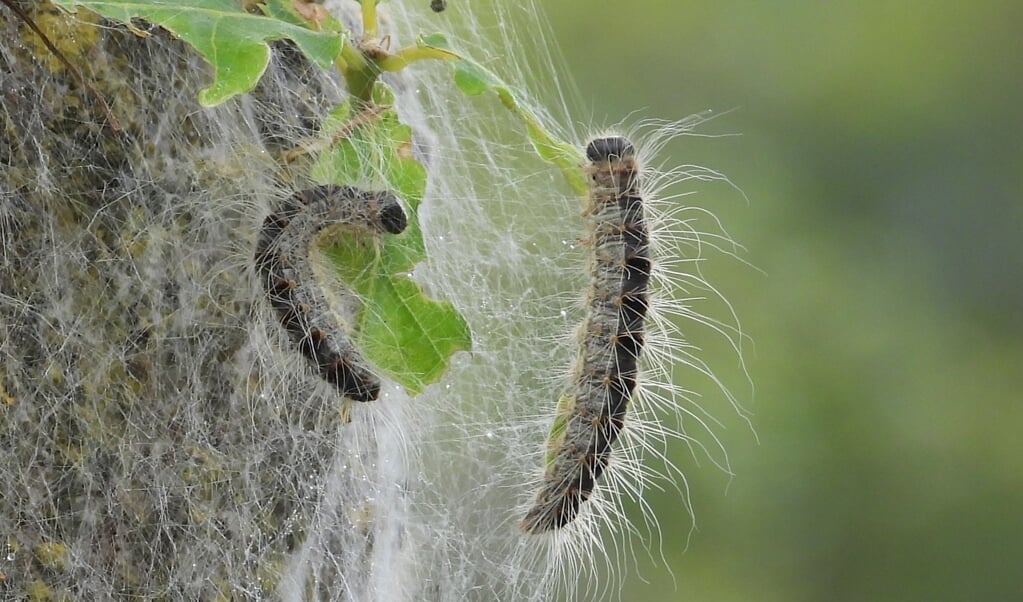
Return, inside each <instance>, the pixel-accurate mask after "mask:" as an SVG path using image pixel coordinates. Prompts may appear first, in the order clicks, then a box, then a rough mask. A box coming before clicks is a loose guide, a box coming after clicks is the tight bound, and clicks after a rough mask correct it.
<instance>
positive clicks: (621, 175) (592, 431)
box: [521, 137, 651, 533]
mask: <svg viewBox="0 0 1023 602" xmlns="http://www.w3.org/2000/svg"><path fill="white" fill-rule="evenodd" d="M586 158H587V160H588V162H587V165H586V175H587V178H588V184H589V194H588V199H587V206H586V209H585V211H584V212H583V217H584V219H585V220H586V238H587V242H588V245H589V249H590V253H591V255H590V261H589V276H590V287H589V291H588V296H587V308H586V309H587V315H586V318H585V320H584V321H583V323H582V325H581V327H580V330H579V343H580V347H579V356H578V359H577V361H576V365H575V369H574V371H573V377H572V378H573V383H572V389H571V391H569V392H568V393H567V394H566V396H565V397H563V398H562V403H561V404H560V407H559V412H561V414H560V415H559V416H558V417H557V419H556V420H557V421H560V422H561V423H560V425H559V423H558V422H556V423H555V424H556V426H555V428H554V429H553V430H552V433H551V439H550V441H549V450H548V454H547V470H546V473H545V475H544V479H543V484H542V485H541V488H540V491H539V493H538V494H537V496H536V501H535V502H534V504H533V506H532V508H530V509H529V511H528V512H527V513H526V516H525V518H524V519H523V520H522V523H521V527H522V529H523V530H524V531H526V532H527V533H543V532H546V531H551V530H554V529H559V528H561V527H563V526H565V525H566V524H568V523H570V522H571V521H572V520H573V519H574V518H575V517H576V516H577V515H578V514H579V509H580V507H581V505H582V503H583V502H585V501H586V500H587V499H588V498H589V497H590V495H591V494H592V493H593V490H594V487H595V486H596V483H597V481H598V480H599V479H600V477H601V475H603V473H604V471H605V469H606V468H607V466H608V463H609V461H610V457H611V449H612V447H613V446H614V443H615V441H616V440H617V439H618V436H619V434H620V433H621V431H622V428H623V427H624V426H625V414H626V410H627V408H628V405H629V400H630V398H631V397H632V392H633V390H634V389H635V388H636V378H637V372H638V363H639V356H640V353H641V351H642V348H643V325H644V320H645V318H646V313H647V308H648V302H647V287H648V284H649V281H650V267H651V263H650V256H649V240H648V239H649V237H648V232H647V225H646V221H645V219H644V214H643V198H642V196H641V194H640V182H639V176H640V170H639V165H638V163H637V160H636V150H635V148H634V147H633V145H632V143H631V142H629V141H628V140H627V139H625V138H622V137H607V138H597V139H594V140H592V141H591V142H590V143H589V144H588V145H587V147H586Z"/></svg>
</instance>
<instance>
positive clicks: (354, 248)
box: [311, 84, 472, 394]
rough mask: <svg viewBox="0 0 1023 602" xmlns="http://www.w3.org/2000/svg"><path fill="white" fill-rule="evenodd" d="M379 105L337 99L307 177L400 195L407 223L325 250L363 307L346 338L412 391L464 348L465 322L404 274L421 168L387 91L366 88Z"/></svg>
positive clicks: (422, 186) (412, 252) (415, 245)
mask: <svg viewBox="0 0 1023 602" xmlns="http://www.w3.org/2000/svg"><path fill="white" fill-rule="evenodd" d="M374 100H375V101H376V102H377V103H379V104H377V105H375V106H371V107H368V108H367V107H363V108H361V109H360V110H361V111H363V112H362V113H359V112H357V109H356V108H355V107H353V105H352V104H351V103H350V102H345V103H344V104H342V105H341V106H339V107H338V108H336V109H335V110H334V111H332V112H331V113H330V115H328V117H327V118H326V119H325V120H324V125H323V132H322V134H323V135H324V136H325V137H326V138H334V137H339V135H340V140H338V141H337V143H336V144H334V145H333V146H332V147H331V148H329V149H328V150H327V151H326V152H323V153H321V154H320V156H319V157H318V158H317V160H316V162H315V164H314V165H313V168H312V172H311V173H312V177H313V178H314V179H315V180H318V181H320V182H323V183H330V184H338V185H351V186H358V187H362V188H377V189H380V188H386V189H387V190H390V191H392V192H393V193H395V194H396V195H397V196H398V197H400V198H401V199H403V200H404V202H405V208H406V210H407V211H408V214H409V221H408V227H407V228H406V230H405V231H404V232H403V233H401V234H399V235H394V236H392V235H384V236H383V237H382V240H381V241H380V242H379V244H376V245H367V244H365V241H360V240H358V239H357V238H356V237H344V238H342V239H340V240H338V241H337V242H336V243H335V245H334V246H333V247H332V248H331V249H330V251H329V255H330V257H331V258H332V259H333V260H334V262H335V265H336V266H337V271H338V276H339V278H340V280H341V282H342V283H343V285H344V286H346V287H350V288H351V289H352V290H353V291H354V292H355V293H356V294H357V295H358V296H359V298H360V299H361V300H362V302H363V305H362V309H361V312H360V315H359V317H358V319H357V323H356V325H355V327H354V332H353V333H351V334H352V338H353V340H354V341H355V343H356V345H358V346H359V348H360V349H361V350H362V353H363V354H364V355H365V357H366V359H368V360H369V361H370V362H372V363H373V364H374V365H375V366H376V367H377V368H379V369H380V370H381V371H383V372H384V373H386V374H387V375H388V376H390V377H391V378H393V379H394V380H396V381H398V382H399V383H401V384H402V385H403V386H404V387H405V388H406V389H408V390H409V391H410V392H411V393H412V394H418V393H420V392H421V391H422V390H423V387H425V386H426V385H428V384H430V383H432V382H436V381H437V380H438V379H439V378H440V377H441V375H443V373H444V371H445V370H446V369H447V366H448V361H449V360H450V357H451V355H452V354H454V353H455V352H456V351H458V350H468V349H469V348H470V346H471V342H472V341H471V337H470V333H469V327H468V325H467V324H466V322H465V320H464V319H463V318H462V316H461V315H459V313H458V312H457V311H456V310H455V308H454V307H453V306H452V305H451V304H450V303H445V302H438V301H434V300H432V299H430V298H428V297H426V296H425V295H424V294H423V293H422V291H420V290H419V287H418V286H417V285H416V283H415V281H413V280H412V279H411V278H410V277H409V273H410V272H411V271H412V270H413V269H414V268H415V266H416V264H418V263H419V262H421V261H423V260H425V259H426V247H425V245H424V244H423V237H422V232H421V230H420V229H419V220H418V217H417V215H418V208H419V204H420V203H421V202H422V200H423V194H424V193H425V191H426V169H425V168H424V167H423V166H422V164H420V163H419V162H418V161H416V160H415V159H413V158H412V130H411V128H409V127H408V126H406V125H404V124H402V123H401V122H400V121H399V120H398V114H397V113H396V112H395V111H394V110H393V109H391V108H390V107H389V106H387V105H389V104H390V103H391V102H393V96H392V95H391V93H390V91H389V90H388V89H387V88H386V87H384V86H383V85H381V84H378V85H377V86H376V88H375V89H374Z"/></svg>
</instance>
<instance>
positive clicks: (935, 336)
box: [544, 0, 1023, 602]
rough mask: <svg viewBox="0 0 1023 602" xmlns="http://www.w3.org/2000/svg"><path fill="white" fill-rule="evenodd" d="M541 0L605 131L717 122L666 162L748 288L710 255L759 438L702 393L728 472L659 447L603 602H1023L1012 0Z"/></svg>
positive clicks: (715, 350)
mask: <svg viewBox="0 0 1023 602" xmlns="http://www.w3.org/2000/svg"><path fill="white" fill-rule="evenodd" d="M544 8H545V10H546V12H547V13H548V16H549V18H550V21H551V27H552V29H553V34H554V36H555V39H556V40H557V41H558V42H559V43H560V45H561V51H562V52H563V54H564V58H565V61H564V63H565V65H567V69H568V70H569V72H570V73H571V77H572V78H573V79H574V80H575V83H576V84H577V85H578V87H579V91H580V96H581V98H580V99H579V101H580V102H581V104H582V106H581V109H582V110H584V111H590V112H591V113H592V118H593V119H594V120H595V122H596V123H597V124H598V125H604V124H608V123H614V122H616V121H618V120H620V119H622V118H623V117H625V116H626V115H628V114H629V113H630V112H631V111H634V110H637V109H638V110H639V113H637V114H636V115H634V116H633V117H634V118H638V117H662V118H670V119H676V118H681V117H684V116H686V115H688V114H690V113H694V112H698V111H701V110H704V109H707V108H712V109H716V110H727V109H736V110H734V111H733V112H731V113H728V114H726V115H724V116H722V117H720V118H718V119H717V120H715V121H712V122H711V123H708V124H706V125H704V126H703V127H702V128H701V129H702V131H703V132H706V133H715V134H731V133H738V134H741V136H737V137H722V138H683V139H681V140H678V141H676V142H674V143H673V144H672V145H671V146H669V148H668V151H667V152H668V153H670V154H671V155H672V159H673V161H674V162H677V163H695V164H699V165H704V166H708V167H713V168H715V169H718V170H720V171H722V172H724V173H726V174H727V175H728V176H729V177H730V179H731V180H732V181H733V182H734V183H735V184H736V185H737V186H739V187H741V189H742V190H743V192H745V194H746V196H748V198H749V202H748V203H747V201H746V200H745V199H744V198H743V196H742V194H739V193H737V192H735V191H734V190H731V189H729V188H728V187H727V186H724V185H717V186H714V187H709V188H705V189H704V190H703V191H702V192H701V193H700V194H699V195H698V196H697V197H694V198H693V202H695V203H697V204H699V205H701V206H703V207H707V208H709V209H711V210H712V211H714V212H715V213H716V214H717V215H718V216H719V217H720V218H721V220H722V221H723V222H724V224H725V225H726V226H727V228H728V229H729V231H730V232H731V233H732V235H733V236H734V237H735V238H736V239H737V240H738V241H739V242H741V243H743V244H744V245H745V246H746V247H747V248H748V252H747V253H746V254H745V255H744V256H743V257H744V258H745V259H747V260H749V261H750V262H751V263H752V264H754V265H755V266H756V267H757V268H759V269H761V270H763V271H764V272H765V273H766V274H761V273H758V272H757V271H755V270H752V269H750V268H748V267H746V266H743V265H742V264H741V263H740V262H737V261H734V260H728V259H727V258H725V257H719V258H716V259H717V261H715V262H713V264H712V265H708V266H707V268H708V269H709V273H708V277H709V279H710V280H711V281H712V282H714V283H715V284H717V285H719V286H720V287H721V289H722V290H723V291H725V292H726V293H727V295H728V298H729V299H730V300H731V301H732V303H733V304H734V305H735V307H736V310H737V311H738V313H739V315H740V317H741V319H742V323H743V327H744V329H745V331H746V332H747V333H748V334H749V335H750V336H751V337H752V339H753V345H750V346H749V347H748V349H747V351H748V357H747V362H748V365H749V368H750V371H751V374H752V378H753V380H754V382H755V385H756V391H755V393H752V394H751V393H748V392H744V391H743V388H742V387H743V382H744V381H743V380H742V376H741V373H738V372H736V371H734V370H733V367H734V365H735V358H734V354H730V353H729V351H728V350H727V349H726V348H724V347H723V346H721V345H714V344H713V343H709V344H710V347H711V348H710V350H709V351H708V353H709V354H711V355H710V356H709V357H708V362H709V363H711V365H712V366H714V367H715V369H717V370H718V371H720V372H723V373H724V376H725V378H726V379H728V380H729V382H730V383H731V384H734V385H735V388H736V389H737V390H738V393H739V395H740V396H741V397H743V399H744V401H746V402H747V403H746V405H747V407H748V408H749V409H750V410H751V412H752V413H753V423H754V426H755V429H756V434H757V435H758V436H759V443H758V442H757V441H756V438H755V437H754V435H753V434H752V433H751V432H750V430H749V428H748V427H747V426H746V425H745V424H744V423H743V422H742V421H741V420H740V419H739V418H738V417H737V416H736V415H735V414H734V412H732V411H731V410H730V409H729V408H728V407H727V405H726V404H725V403H723V402H721V401H720V398H721V396H720V394H719V393H716V392H714V391H713V390H710V389H709V387H705V393H706V395H707V396H708V398H707V400H706V402H707V404H708V405H709V406H710V407H711V408H712V410H713V412H714V414H715V415H716V416H718V417H720V418H722V420H723V421H724V423H725V426H726V427H727V430H724V431H721V432H720V435H721V437H722V439H723V441H724V443H725V445H726V446H727V449H728V450H729V454H730V458H731V462H732V466H733V470H734V472H735V475H736V476H735V478H734V479H731V480H729V478H728V477H727V476H726V475H724V474H722V473H721V472H720V471H719V470H717V469H716V468H714V467H713V466H710V465H709V464H708V463H707V462H705V461H704V462H702V465H701V466H697V465H696V463H695V462H694V460H693V459H692V457H691V456H690V455H688V451H687V450H686V449H684V447H683V446H680V445H676V447H675V449H676V450H677V451H678V454H677V455H676V457H675V458H674V460H675V461H676V463H677V464H679V465H680V466H682V467H684V468H685V469H686V472H687V474H688V476H689V478H690V485H691V488H692V494H693V503H694V506H695V511H696V520H697V523H696V524H697V527H698V529H697V531H695V532H694V533H693V535H692V536H691V537H689V531H690V518H689V516H688V515H687V514H686V512H685V510H684V509H683V508H682V507H681V506H680V504H679V501H678V499H677V496H675V495H674V494H664V495H663V496H655V497H653V498H650V499H649V501H650V502H651V503H652V504H654V505H655V506H656V510H657V514H658V516H659V517H660V522H661V526H662V528H663V538H664V544H663V549H664V555H665V557H666V560H667V563H668V564H669V565H670V567H671V572H673V573H674V578H673V577H672V575H671V574H670V573H669V572H668V571H666V570H665V569H664V566H663V563H662V564H661V566H655V563H654V562H653V561H651V560H650V559H649V558H647V557H646V556H645V555H644V554H643V553H642V552H640V553H639V554H638V556H639V559H638V561H637V562H638V567H632V568H631V569H630V570H629V573H628V575H627V577H626V583H625V589H624V591H623V593H622V598H623V599H624V600H649V601H654V600H701V601H715V602H718V601H730V600H735V601H744V602H745V601H750V600H756V601H759V602H764V601H774V600H778V601H786V602H793V601H802V600H806V601H819V600H839V601H841V600H850V601H852V600H857V601H859V600H899V601H903V600H910V601H912V600H929V601H935V600H998V601H1001V600H1023V403H1021V401H1023V314H1021V312H1020V307H1021V306H1023V203H1021V194H1023V34H1021V33H1020V27H1021V26H1023V2H1019V0H1006V1H1001V2H999V1H985V2H978V3H961V2H941V1H937V2H935V1H931V2H925V1H921V0H915V1H914V0H906V1H903V2H805V1H804V2H797V1H788V0H775V1H773V2H759V3H756V2H735V1H723V2H721V1H719V2H707V1H704V2H690V1H680V0H672V1H670V2H669V1H667V0H635V1H634V2H607V3H603V2H593V1H592V0H558V1H557V2H550V3H546V4H545V7H544ZM589 117H591V115H583V116H582V117H581V118H580V119H587V118H589ZM633 120H634V119H633ZM730 370H732V372H729V371H730ZM715 404H716V405H715ZM687 541H688V549H684V548H685V546H686V542H687ZM653 556H654V558H655V559H656V558H657V555H656V554H654V555H653ZM673 579H674V580H673Z"/></svg>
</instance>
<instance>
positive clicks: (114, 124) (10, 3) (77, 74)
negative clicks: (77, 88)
mask: <svg viewBox="0 0 1023 602" xmlns="http://www.w3.org/2000/svg"><path fill="white" fill-rule="evenodd" d="M0 1H2V2H3V3H4V4H6V5H7V8H9V9H11V10H12V11H14V14H15V15H17V16H18V18H19V19H21V20H22V21H24V22H25V25H28V26H29V28H30V29H31V30H32V31H34V32H36V35H38V36H39V38H40V39H42V41H43V44H45V45H46V47H47V48H48V49H49V50H50V52H52V53H53V56H55V57H57V60H59V61H60V62H61V63H62V64H63V65H64V67H66V68H67V70H68V71H70V72H71V75H72V76H73V77H74V78H75V79H76V80H78V83H80V84H81V85H83V86H85V89H86V90H88V91H89V94H91V95H92V97H93V98H94V99H95V100H96V102H98V103H99V105H100V107H101V108H102V109H103V113H104V114H105V115H106V117H107V122H108V123H109V124H110V129H111V130H113V131H114V132H115V133H117V134H120V133H122V132H124V130H123V129H122V128H121V124H120V122H119V121H117V117H116V116H115V115H114V112H113V111H112V110H110V105H108V104H107V101H106V99H104V98H103V95H102V94H100V92H99V90H97V89H96V88H95V87H93V85H92V84H90V83H89V82H88V81H86V79H85V77H83V76H82V72H81V71H79V70H78V69H77V68H76V67H75V66H74V65H72V64H71V62H70V61H68V60H67V59H66V58H64V55H63V54H62V53H61V52H60V50H58V49H57V47H56V46H54V45H53V42H51V41H50V38H48V37H46V34H45V33H43V31H42V30H41V29H39V26H38V25H36V24H35V21H33V20H32V18H31V17H29V16H28V14H27V13H25V11H23V10H21V9H20V8H19V7H18V6H17V5H16V4H14V0H0Z"/></svg>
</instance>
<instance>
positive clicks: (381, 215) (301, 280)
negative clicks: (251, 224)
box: [255, 185, 408, 401]
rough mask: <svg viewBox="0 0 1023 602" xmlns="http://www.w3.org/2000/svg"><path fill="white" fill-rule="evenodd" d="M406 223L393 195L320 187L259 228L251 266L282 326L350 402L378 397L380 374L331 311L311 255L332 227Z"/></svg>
mask: <svg viewBox="0 0 1023 602" xmlns="http://www.w3.org/2000/svg"><path fill="white" fill-rule="evenodd" d="M407 223H408V218H407V217H406V216H405V212H404V210H403V209H402V208H401V204H400V203H399V202H398V199H397V198H395V197H394V195H392V194H390V193H388V192H379V191H364V190H359V189H356V188H353V187H351V186H331V185H325V186H317V187H315V188H310V189H309V190H303V191H300V192H297V193H295V194H294V195H292V196H291V197H290V198H289V199H288V200H287V201H286V202H285V203H284V206H283V207H281V209H280V210H279V211H277V212H276V213H272V214H270V215H269V216H267V218H266V219H265V220H263V227H262V229H261V230H260V233H259V240H258V242H257V244H256V253H255V263H256V272H257V273H258V274H259V279H260V281H261V282H262V285H263V290H264V291H265V292H266V296H267V299H268V300H269V301H270V305H271V306H272V307H273V308H274V310H276V312H277V315H278V317H279V318H280V321H281V325H282V326H283V327H284V329H285V330H286V331H287V332H288V335H289V337H290V338H291V341H292V342H293V343H294V345H295V347H296V348H297V349H298V351H299V352H301V353H302V355H304V356H305V357H306V359H307V360H308V361H309V364H310V365H311V366H312V367H313V368H314V369H315V370H316V373H317V374H319V375H320V376H321V377H322V378H323V379H324V380H326V381H327V382H329V383H331V384H333V385H334V386H335V387H337V391H338V393H339V394H341V395H342V396H344V397H347V398H349V399H352V400H355V401H371V400H374V399H376V398H377V397H378V396H379V395H380V380H379V379H378V378H377V377H376V375H374V374H373V373H372V371H370V369H369V368H367V367H366V361H365V360H364V359H363V358H362V356H361V354H360V353H359V352H358V350H357V349H356V348H355V346H354V345H353V343H352V341H351V339H350V338H349V337H348V335H347V333H346V329H345V328H344V326H343V325H342V324H341V322H340V320H339V318H338V317H337V316H336V315H335V313H334V312H333V311H331V309H330V306H329V303H328V302H327V300H326V298H325V293H324V291H322V290H320V288H319V285H318V283H317V279H316V277H315V274H314V273H313V268H312V265H311V263H310V258H309V253H310V250H311V247H312V246H313V245H315V244H317V243H318V239H319V236H320V234H321V232H322V231H323V230H324V229H325V228H327V227H330V226H337V225H344V226H349V227H352V228H356V229H364V230H366V231H367V232H376V233H389V234H398V233H400V232H402V231H404V230H405V226H406V225H407Z"/></svg>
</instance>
